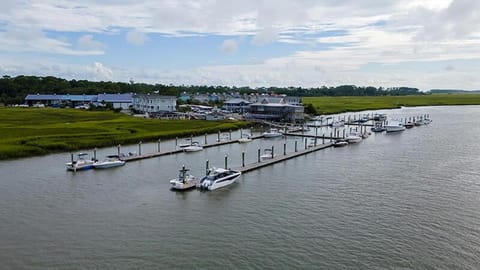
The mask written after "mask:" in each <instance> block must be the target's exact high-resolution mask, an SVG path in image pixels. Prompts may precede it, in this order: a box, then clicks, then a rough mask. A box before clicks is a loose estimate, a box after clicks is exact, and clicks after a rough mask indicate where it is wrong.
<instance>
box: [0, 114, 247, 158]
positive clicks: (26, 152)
mask: <svg viewBox="0 0 480 270" xmlns="http://www.w3.org/2000/svg"><path fill="white" fill-rule="evenodd" d="M0 119H2V121H1V122H0V134H1V136H0V160H5V159H12V158H21V157H30V156H37V155H45V154H51V153H56V152H66V151H76V150H80V149H88V148H94V147H107V146H114V145H118V144H131V143H137V142H139V141H143V142H148V141H156V140H158V139H159V138H160V139H169V138H175V137H188V136H190V135H192V134H193V135H201V134H205V133H215V132H218V131H228V130H234V129H239V128H245V127H249V126H251V125H252V123H249V122H242V121H221V122H217V121H200V120H158V119H143V118H135V117H131V116H127V115H123V114H118V113H113V112H105V111H102V112H99V111H80V110H74V109H50V108H45V109H43V108H42V109H34V108H25V109H23V108H0Z"/></svg>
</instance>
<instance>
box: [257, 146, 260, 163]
mask: <svg viewBox="0 0 480 270" xmlns="http://www.w3.org/2000/svg"><path fill="white" fill-rule="evenodd" d="M257 161H258V162H259V163H260V148H258V151H257Z"/></svg>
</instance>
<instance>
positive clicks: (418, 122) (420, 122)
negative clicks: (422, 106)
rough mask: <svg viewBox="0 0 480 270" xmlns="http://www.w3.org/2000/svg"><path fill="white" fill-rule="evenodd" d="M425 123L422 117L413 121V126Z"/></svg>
mask: <svg viewBox="0 0 480 270" xmlns="http://www.w3.org/2000/svg"><path fill="white" fill-rule="evenodd" d="M424 124H425V123H424V122H423V119H417V120H416V121H415V126H417V127H418V126H423V125H424Z"/></svg>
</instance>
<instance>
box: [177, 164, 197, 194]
mask: <svg viewBox="0 0 480 270" xmlns="http://www.w3.org/2000/svg"><path fill="white" fill-rule="evenodd" d="M188 171H189V169H185V166H182V169H181V170H180V173H179V175H178V178H176V179H172V180H170V184H171V189H174V190H186V189H190V188H193V187H196V186H197V185H198V183H199V179H198V178H196V177H195V176H193V175H191V174H188V173H187V172H188Z"/></svg>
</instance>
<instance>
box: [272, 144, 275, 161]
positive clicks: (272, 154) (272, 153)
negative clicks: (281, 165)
mask: <svg viewBox="0 0 480 270" xmlns="http://www.w3.org/2000/svg"><path fill="white" fill-rule="evenodd" d="M274 150H275V148H274V146H273V145H272V158H273V157H274V154H273V151H274Z"/></svg>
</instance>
